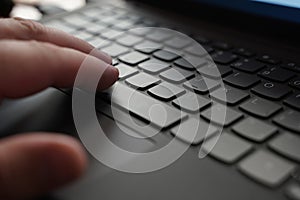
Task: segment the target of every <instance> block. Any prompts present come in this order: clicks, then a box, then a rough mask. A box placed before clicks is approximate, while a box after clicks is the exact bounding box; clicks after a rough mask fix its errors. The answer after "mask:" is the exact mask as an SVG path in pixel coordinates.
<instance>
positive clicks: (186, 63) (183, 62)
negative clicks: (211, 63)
mask: <svg viewBox="0 0 300 200" xmlns="http://www.w3.org/2000/svg"><path fill="white" fill-rule="evenodd" d="M206 63H207V62H206V60H205V59H199V58H198V59H197V58H193V57H184V58H179V59H177V60H176V61H175V62H174V64H175V65H177V66H178V67H181V68H183V69H187V70H196V68H198V67H201V66H203V65H205V64H206Z"/></svg>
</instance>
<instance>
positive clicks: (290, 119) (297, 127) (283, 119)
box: [273, 110, 300, 133]
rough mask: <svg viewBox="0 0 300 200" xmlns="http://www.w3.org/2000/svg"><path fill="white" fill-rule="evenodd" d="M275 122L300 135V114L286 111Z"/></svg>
mask: <svg viewBox="0 0 300 200" xmlns="http://www.w3.org/2000/svg"><path fill="white" fill-rule="evenodd" d="M273 122H274V123H276V124H278V125H279V126H282V127H283V128H286V129H288V130H290V131H294V132H296V133H300V112H298V111H295V110H286V111H285V112H283V113H281V114H280V115H278V116H277V117H275V118H274V119H273Z"/></svg>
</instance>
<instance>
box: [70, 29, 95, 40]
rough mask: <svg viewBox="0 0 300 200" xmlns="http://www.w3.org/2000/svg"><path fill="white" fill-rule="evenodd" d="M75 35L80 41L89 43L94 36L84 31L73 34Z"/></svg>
mask: <svg viewBox="0 0 300 200" xmlns="http://www.w3.org/2000/svg"><path fill="white" fill-rule="evenodd" d="M73 35H74V36H75V37H77V38H79V39H82V40H85V41H88V40H92V39H93V37H94V36H93V35H92V34H90V33H87V32H84V31H77V32H75V33H73Z"/></svg>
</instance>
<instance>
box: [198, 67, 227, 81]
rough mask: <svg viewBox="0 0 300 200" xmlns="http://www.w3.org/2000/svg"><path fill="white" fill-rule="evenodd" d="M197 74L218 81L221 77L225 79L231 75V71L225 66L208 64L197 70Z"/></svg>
mask: <svg viewBox="0 0 300 200" xmlns="http://www.w3.org/2000/svg"><path fill="white" fill-rule="evenodd" d="M197 71H198V73H199V74H201V75H203V76H206V77H209V78H213V79H220V78H221V77H225V76H227V75H228V74H231V73H232V69H231V68H230V67H227V66H222V65H219V66H216V65H214V64H208V65H205V66H204V67H201V68H199V69H197Z"/></svg>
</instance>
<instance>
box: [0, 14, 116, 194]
mask: <svg viewBox="0 0 300 200" xmlns="http://www.w3.org/2000/svg"><path fill="white" fill-rule="evenodd" d="M93 49H94V47H93V46H91V45H89V44H88V43H86V42H85V41H82V40H80V39H77V38H75V37H73V36H71V35H68V34H66V33H63V32H61V31H58V30H54V29H50V28H46V27H44V26H42V25H41V24H39V23H36V22H32V21H28V20H23V19H0V69H1V73H0V99H6V98H20V97H25V96H28V95H31V94H34V93H37V92H39V91H42V90H43V89H46V88H47V87H50V86H55V87H62V88H65V87H72V85H73V84H74V81H75V78H76V74H77V71H78V69H79V68H80V66H81V64H82V62H83V60H84V59H85V58H89V59H90V60H91V61H92V62H91V63H94V64H92V66H91V70H93V69H96V68H99V67H100V68H101V67H102V68H104V69H106V70H105V72H104V74H103V76H102V78H101V80H100V83H99V85H98V88H99V89H100V90H101V89H105V88H108V87H110V86H111V85H112V84H113V83H114V82H115V81H116V80H117V79H118V70H116V69H115V68H114V67H112V66H111V65H110V64H111V62H112V60H111V58H110V56H108V55H107V54H105V53H103V52H101V51H93V53H92V55H89V53H90V52H91V51H92V50H93ZM86 167H87V158H86V154H85V151H84V149H83V147H82V145H81V144H80V142H79V141H77V140H76V139H74V138H72V137H70V136H66V135H63V134H53V133H42V132H40V133H29V134H18V135H16V136H11V137H7V138H4V139H2V140H0V188H1V189H0V199H29V198H32V197H35V196H38V195H42V194H44V193H47V192H50V191H53V190H54V189H57V188H59V187H61V186H64V185H65V184H67V183H69V182H71V181H74V180H75V179H77V178H78V177H80V176H81V175H82V174H83V173H84V170H85V169H86Z"/></svg>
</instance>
